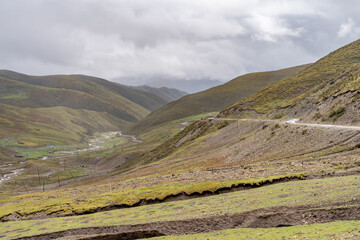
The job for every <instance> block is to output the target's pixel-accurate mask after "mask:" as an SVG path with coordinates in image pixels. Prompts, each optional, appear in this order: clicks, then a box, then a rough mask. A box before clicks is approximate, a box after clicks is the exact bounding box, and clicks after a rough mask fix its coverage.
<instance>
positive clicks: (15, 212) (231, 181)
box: [0, 118, 360, 239]
mask: <svg viewBox="0 0 360 240" xmlns="http://www.w3.org/2000/svg"><path fill="white" fill-rule="evenodd" d="M235 120H236V121H235ZM225 121H227V122H228V123H227V124H226V127H221V128H220V127H217V128H215V129H216V130H215V131H210V132H209V133H208V134H207V135H205V136H201V137H198V138H196V139H194V140H192V141H190V142H189V143H188V144H187V145H184V146H183V147H179V149H178V150H177V151H175V152H173V153H171V154H169V155H168V156H166V157H165V158H164V159H161V160H158V161H154V162H151V163H148V164H140V165H138V166H137V167H135V168H134V169H130V170H127V171H124V172H118V173H116V171H115V172H114V173H112V174H110V175H107V176H106V178H102V177H95V178H93V179H91V181H93V182H92V184H81V183H82V182H83V183H85V181H79V182H74V183H72V184H68V185H66V186H63V187H62V188H59V189H56V190H53V191H48V192H44V193H40V192H39V193H29V194H25V195H18V196H13V197H10V198H7V199H2V200H0V213H1V214H0V219H1V221H2V222H0V236H1V237H2V238H4V239H50V238H51V239H54V238H60V239H138V238H152V237H158V238H155V239H283V238H284V239H299V238H300V239H358V238H359V237H360V192H359V189H360V147H359V146H358V143H359V133H360V132H359V130H358V129H355V128H354V129H353V128H350V129H349V128H343V127H327V126H322V125H317V124H313V123H312V124H307V123H300V122H297V121H295V120H290V121H289V120H287V121H285V120H282V121H281V120H237V119H212V118H210V119H205V120H203V122H204V123H199V124H215V125H214V126H223V125H224V122H225ZM219 124H220V125H219ZM325 125H327V124H325ZM189 127H191V125H189ZM353 127H357V126H353ZM188 132H189V134H196V132H194V131H188ZM234 133H236V134H234ZM186 138H188V136H185V137H184V139H186ZM179 141H182V140H181V139H180V140H179ZM141 144H144V143H141ZM139 146H140V145H139ZM119 170H121V169H119ZM97 181H100V182H101V184H100V185H99V183H97ZM35 201H36V203H37V204H36V206H34V205H33V202H35Z"/></svg>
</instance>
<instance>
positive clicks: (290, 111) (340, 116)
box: [221, 40, 360, 123]
mask: <svg viewBox="0 0 360 240" xmlns="http://www.w3.org/2000/svg"><path fill="white" fill-rule="evenodd" d="M359 97H360V41H359V40H358V41H355V42H353V43H350V44H348V45H346V46H344V47H342V48H340V49H338V50H336V51H334V52H332V53H330V54H329V55H327V56H326V57H324V58H322V59H320V60H319V61H317V62H316V63H314V64H313V65H311V66H310V67H308V68H307V69H305V70H304V71H302V72H300V73H298V74H296V75H295V76H292V77H290V78H287V79H284V80H281V81H279V82H277V83H274V84H272V85H270V86H268V87H266V88H265V89H263V90H261V91H259V92H257V93H255V94H253V95H251V96H250V97H248V98H246V99H243V100H241V101H240V102H238V103H236V104H234V105H232V106H230V107H229V108H227V109H226V110H225V111H224V112H223V113H222V114H221V116H231V115H249V114H250V113H252V114H253V116H258V115H259V114H262V115H263V114H267V115H266V117H272V116H277V117H278V118H279V117H282V116H285V117H286V116H288V117H300V118H304V119H308V120H319V121H320V120H322V121H336V120H340V122H344V123H355V122H358V121H359V120H360V114H359V109H358V106H357V105H358V101H359Z"/></svg>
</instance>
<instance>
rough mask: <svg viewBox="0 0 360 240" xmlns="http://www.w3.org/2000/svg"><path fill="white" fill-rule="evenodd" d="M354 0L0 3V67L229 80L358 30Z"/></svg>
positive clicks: (329, 45)
mask: <svg viewBox="0 0 360 240" xmlns="http://www.w3.org/2000/svg"><path fill="white" fill-rule="evenodd" d="M358 9H360V2H359V1H351V0H348V1H335V0H333V1H328V0H326V1H325V0H319V1H310V0H303V1H281V0H271V1H270V0H262V1H260V0H259V1H255V0H254V1H246V0H243V1H239V0H227V1H216V0H198V1H188V0H172V1H166V0H163V1H160V0H152V1H148V0H132V1H125V0H102V1H97V0H78V1H72V0H62V1H57V0H32V1H28V0H11V1H1V2H0V27H1V29H2V31H0V54H1V58H0V68H3V69H11V70H15V71H20V72H24V73H28V74H35V75H42V74H56V73H82V74H89V75H95V76H100V77H104V78H107V79H114V78H121V79H122V81H123V82H124V83H126V84H137V83H144V82H146V81H149V79H155V78H157V77H160V78H161V79H166V78H169V79H172V80H174V79H175V80H176V79H187V80H189V79H192V80H196V79H199V80H204V79H209V80H220V81H228V80H230V79H232V78H234V77H236V76H238V75H241V74H244V73H247V72H253V71H264V70H272V69H279V68H284V67H290V66H294V65H299V64H303V63H309V62H313V61H316V60H317V59H319V58H320V57H322V56H324V55H326V54H327V53H329V52H330V51H333V50H334V49H336V48H338V47H340V46H342V45H345V44H347V43H349V42H351V41H354V40H356V39H357V38H358V36H359V34H360V24H359V21H360V16H359V14H358V12H357V10H358Z"/></svg>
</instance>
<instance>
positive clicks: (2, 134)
mask: <svg viewBox="0 0 360 240" xmlns="http://www.w3.org/2000/svg"><path fill="white" fill-rule="evenodd" d="M0 113H1V115H0V129H1V131H0V138H1V139H2V140H4V139H14V140H16V141H31V142H35V143H37V144H38V145H49V144H54V145H57V144H61V145H63V144H70V143H73V142H81V141H83V140H84V139H83V138H85V137H86V136H89V135H92V134H93V133H94V132H104V131H111V130H117V129H119V128H121V127H124V126H127V125H129V122H126V121H121V120H119V119H117V118H115V117H114V116H112V115H110V114H108V113H105V112H95V111H89V110H79V109H70V108H66V107H50V108H35V109H34V108H18V107H14V106H9V105H3V104H0ZM18 146H20V145H18Z"/></svg>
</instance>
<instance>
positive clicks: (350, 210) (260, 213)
mask: <svg viewBox="0 0 360 240" xmlns="http://www.w3.org/2000/svg"><path fill="white" fill-rule="evenodd" d="M340 220H360V199H356V200H353V201H351V202H346V203H339V204H335V205H329V206H325V207H324V206H323V205H307V206H299V207H273V208H266V209H259V210H255V211H250V212H245V213H239V214H225V215H221V216H219V215H216V216H210V217H205V218H194V219H188V220H178V221H166V222H154V223H148V224H137V225H120V226H108V227H92V228H79V229H71V230H66V231H60V232H54V233H49V234H42V235H37V236H31V237H24V238H19V239H40V240H41V239H55V238H64V237H65V238H66V239H140V238H149V237H155V236H164V235H184V234H193V233H206V232H211V231H217V230H224V229H232V228H245V227H246V228H272V227H286V226H294V225H303V224H312V223H325V222H333V221H340Z"/></svg>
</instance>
